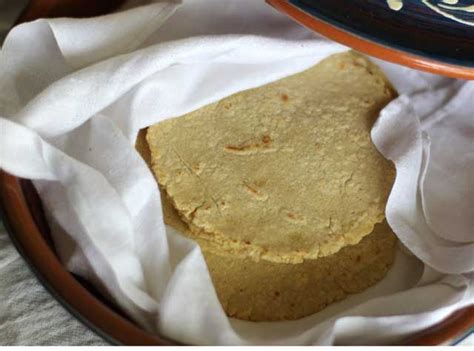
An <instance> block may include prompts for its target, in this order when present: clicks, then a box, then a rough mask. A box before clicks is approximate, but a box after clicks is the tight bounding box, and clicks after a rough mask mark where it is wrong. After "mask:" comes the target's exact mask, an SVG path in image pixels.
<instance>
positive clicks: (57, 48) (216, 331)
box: [0, 0, 474, 344]
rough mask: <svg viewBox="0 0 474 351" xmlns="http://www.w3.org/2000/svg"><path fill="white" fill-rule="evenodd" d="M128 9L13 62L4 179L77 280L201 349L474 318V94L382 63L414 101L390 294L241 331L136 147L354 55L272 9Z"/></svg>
mask: <svg viewBox="0 0 474 351" xmlns="http://www.w3.org/2000/svg"><path fill="white" fill-rule="evenodd" d="M127 8H128V9H126V10H121V11H117V12H116V13H114V14H110V15H107V16H102V17H98V18H91V19H53V20H37V21H34V22H31V23H26V24H23V25H20V26H18V27H16V28H15V29H14V30H12V31H11V33H10V34H9V35H8V37H7V39H6V41H5V43H4V46H3V48H2V51H1V52H0V167H1V168H3V169H5V170H6V171H7V172H10V173H12V174H15V175H18V176H22V177H25V178H31V179H33V180H34V184H35V186H36V188H37V190H38V192H39V194H40V196H41V199H42V201H43V203H44V206H45V208H46V211H47V214H48V218H49V222H50V223H51V224H52V229H53V230H52V232H53V233H52V234H53V238H54V240H55V243H56V245H57V247H58V248H59V250H60V257H61V259H62V261H63V262H64V264H65V265H66V267H67V268H68V269H69V270H71V271H73V272H75V273H77V274H80V275H81V276H84V277H85V278H86V279H88V280H90V281H91V282H93V283H94V284H95V285H96V286H97V287H99V288H101V289H102V290H103V291H104V292H105V293H106V294H107V295H108V296H110V297H111V298H113V299H114V300H115V301H116V302H117V303H118V304H119V305H120V306H121V307H122V308H123V309H124V311H126V312H127V313H128V314H129V315H130V316H131V317H132V318H133V319H134V320H136V321H137V323H139V324H140V325H142V326H143V327H144V328H146V329H147V330H150V331H153V332H158V333H161V334H163V335H165V336H167V337H169V338H171V339H175V340H178V341H180V342H184V343H191V344H341V343H348V344H377V343H391V342H396V341H398V340H400V338H402V337H405V336H407V335H410V334H412V333H414V332H417V331H419V330H422V329H424V328H426V327H429V326H431V325H433V324H435V323H436V322H438V321H440V320H442V319H443V318H445V317H446V316H447V315H449V314H450V313H452V312H453V311H455V310H457V309H459V308H461V307H463V306H466V305H469V304H472V303H473V302H474V297H473V291H474V288H473V281H472V275H468V274H467V273H469V272H472V271H474V262H473V256H474V255H473V245H474V244H473V238H472V230H471V229H472V228H473V227H474V222H473V218H474V217H473V216H470V214H472V209H473V203H472V202H473V199H474V197H473V196H472V195H473V194H472V181H471V182H470V180H472V179H473V177H472V171H473V167H474V160H473V150H472V140H473V136H474V135H473V134H474V132H473V124H474V121H473V118H474V116H473V111H474V109H473V106H472V98H470V96H471V97H472V96H473V92H474V91H473V89H474V85H473V84H474V83H472V82H461V81H456V80H452V79H447V78H442V77H436V76H433V75H429V74H425V73H420V72H416V71H413V70H410V69H407V68H403V67H399V66H396V65H392V64H388V63H384V62H382V61H379V60H375V61H376V62H377V63H378V64H379V65H380V66H381V68H382V69H383V70H384V71H385V72H386V74H387V76H388V77H389V79H391V81H392V82H393V84H394V85H395V87H396V88H397V90H398V91H399V93H400V98H398V99H396V100H395V101H393V102H392V103H390V104H389V105H388V106H387V107H386V108H385V109H384V110H383V111H382V113H381V115H380V117H379V119H378V121H377V123H376V125H375V126H374V128H373V130H372V137H373V140H374V143H375V145H376V146H377V147H378V149H379V150H380V152H381V153H382V154H384V156H385V157H387V158H389V159H392V160H393V161H394V162H395V164H396V168H397V179H396V183H395V186H394V188H393V190H392V193H391V195H390V199H389V202H388V205H387V211H386V212H387V220H388V222H389V224H390V225H391V227H392V229H393V230H394V232H395V233H396V234H397V236H398V237H399V238H400V240H401V242H403V243H404V244H405V245H406V248H407V249H408V250H406V249H401V250H399V252H398V254H397V260H396V263H395V267H394V268H393V269H392V270H391V272H390V273H389V275H388V276H387V278H386V279H384V280H383V281H382V282H381V283H380V284H378V285H377V286H375V287H373V288H371V289H369V290H368V291H366V292H364V293H362V294H358V295H354V296H351V297H350V298H348V299H347V300H345V301H342V302H340V303H337V304H335V305H333V306H330V307H328V308H327V309H325V310H324V311H322V312H320V313H318V314H316V315H314V316H309V317H307V318H304V319H301V320H298V321H291V322H278V323H275V322H274V323H258V324H257V323H251V322H244V321H237V320H232V319H229V318H227V317H226V316H225V314H224V312H223V310H222V308H221V307H220V305H219V302H218V299H217V296H216V294H215V291H214V289H213V286H212V282H211V279H210V276H209V273H208V271H207V268H206V265H205V261H204V259H203V256H202V254H201V252H200V250H199V247H198V246H197V244H196V243H194V242H192V241H190V240H188V239H185V238H183V237H181V236H180V235H179V233H176V232H175V231H174V230H173V229H171V228H167V227H166V226H165V225H164V224H163V219H162V215H161V203H160V197H159V191H158V187H157V185H156V182H155V180H154V178H153V176H152V175H151V173H150V171H149V170H148V168H147V166H146V164H145V162H144V161H143V160H142V159H141V158H140V156H139V155H138V153H137V152H136V151H135V150H134V143H135V139H136V136H137V133H138V131H139V129H141V128H143V127H146V126H148V125H150V124H153V123H156V122H159V121H161V120H164V119H167V118H172V117H175V116H179V115H182V114H184V113H187V112H190V111H192V110H195V109H197V108H199V107H201V106H203V105H206V104H208V103H211V102H214V101H217V100H219V99H221V98H223V97H225V96H228V95H230V94H233V93H235V92H238V91H241V90H244V89H249V88H253V87H256V86H260V85H263V84H265V83H268V82H271V81H274V80H276V79H279V78H282V77H285V76H288V75H290V74H294V73H297V72H300V71H302V70H304V69H306V68H308V67H310V66H312V65H314V64H316V63H317V62H319V61H320V60H322V59H324V58H326V57H328V56H329V55H331V54H335V53H338V52H342V51H345V50H347V48H345V47H343V46H341V45H338V44H336V43H333V42H330V41H328V40H326V39H323V38H321V37H318V36H316V35H315V34H313V33H311V32H309V31H308V30H306V29H304V28H302V27H300V26H299V25H297V24H296V23H293V22H292V21H291V20H289V19H287V18H286V17H285V16H283V15H281V14H279V13H277V12H276V11H275V10H274V9H272V8H271V7H269V6H267V5H266V4H265V3H263V2H255V1H250V0H245V1H227V2H222V1H216V0H207V1H185V2H184V3H183V4H182V5H180V4H179V3H177V2H173V1H168V2H167V1H154V2H150V3H148V4H145V5H139V6H127ZM470 172H471V173H470ZM470 211H471V212H470ZM453 221H455V222H456V223H455V224H453V223H452V222H453ZM423 271H425V274H422V272H423ZM428 271H434V272H436V274H435V275H433V274H430V276H431V277H434V276H436V278H435V279H432V280H431V281H429V282H425V281H424V278H423V277H424V276H425V275H426V274H427V273H426V272H428ZM427 296H429V297H430V298H428V299H427V298H426V297H427ZM407 301H410V302H411V303H408V304H407Z"/></svg>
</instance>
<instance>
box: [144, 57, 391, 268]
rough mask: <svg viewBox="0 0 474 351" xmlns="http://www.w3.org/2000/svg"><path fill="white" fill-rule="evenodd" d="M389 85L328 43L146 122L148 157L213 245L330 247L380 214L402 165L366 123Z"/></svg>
mask: <svg viewBox="0 0 474 351" xmlns="http://www.w3.org/2000/svg"><path fill="white" fill-rule="evenodd" d="M394 97H395V92H394V90H393V89H392V88H391V86H390V84H389V83H388V82H387V80H386V79H385V77H384V76H383V74H382V73H381V72H380V71H379V70H378V68H377V67H376V66H375V65H373V64H371V63H370V62H369V61H368V60H367V59H365V58H364V57H363V56H361V55H358V54H356V53H352V52H348V53H343V54H337V55H333V56H331V57H329V58H327V59H325V60H323V61H322V62H320V63H319V64H317V65H315V66H313V67H312V68H310V69H308V70H306V71H304V72H301V73H299V74H296V75H293V76H290V77H286V78H284V79H281V80H279V81H276V82H273V83H270V84H267V85H264V86H262V87H259V88H256V89H250V90H246V91H243V92H240V93H238V94H235V95H232V96H229V97H227V98H225V99H223V100H220V101H218V102H216V103H212V104H210V105H207V106H205V107H203V108H201V109H199V110H196V111H194V112H191V113H189V114H186V115H184V116H180V117H177V118H173V119H169V120H166V121H163V122H160V123H158V124H156V125H153V126H151V127H149V128H148V132H147V136H146V139H147V142H148V145H149V147H150V150H151V166H152V169H153V172H154V173H155V175H156V178H157V180H158V182H159V184H160V186H161V188H162V189H163V190H164V191H165V192H166V194H167V196H168V197H169V199H170V200H171V201H172V204H173V206H174V207H175V208H176V210H177V211H178V213H179V215H180V217H181V219H182V220H183V221H184V222H186V223H187V225H188V227H189V228H190V231H191V232H192V235H193V237H194V238H199V239H203V240H206V241H207V242H209V243H210V245H209V246H210V247H214V248H215V250H214V251H215V253H216V254H220V255H221V256H222V254H223V253H225V252H227V253H228V254H229V255H232V256H239V257H241V258H242V259H244V258H251V259H252V260H253V261H256V262H257V261H261V260H263V261H270V262H277V263H278V262H280V263H301V262H303V261H305V260H307V259H316V258H320V257H325V256H328V255H332V254H334V253H336V252H338V251H339V250H340V249H342V248H343V247H345V246H348V245H355V244H357V243H359V242H360V241H361V240H362V238H363V237H364V236H366V235H368V234H370V233H371V232H372V231H373V230H374V226H375V225H376V224H377V223H381V222H382V221H383V220H384V209H385V204H386V201H387V197H388V194H389V191H390V188H391V186H392V183H393V180H394V174H395V173H394V167H393V165H392V164H391V163H390V162H389V161H387V160H386V159H384V158H383V157H382V156H381V155H380V154H379V153H378V151H377V150H376V149H375V147H374V145H373V143H372V141H371V138H370V130H371V128H372V125H373V123H374V121H375V119H376V118H377V116H378V113H379V111H380V110H381V109H382V108H383V107H384V106H385V105H386V104H387V103H388V102H389V101H390V100H392V99H393V98H394ZM246 262H247V261H246ZM305 262H306V261H305ZM262 264H265V263H262ZM305 264H306V263H305ZM288 269H290V268H288Z"/></svg>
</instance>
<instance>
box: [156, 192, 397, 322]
mask: <svg viewBox="0 0 474 351" xmlns="http://www.w3.org/2000/svg"><path fill="white" fill-rule="evenodd" d="M162 204H163V213H164V220H165V223H166V224H167V225H170V226H171V227H173V228H175V229H176V230H178V231H180V232H181V233H183V234H184V235H186V236H188V237H191V238H193V237H194V236H193V234H192V233H191V232H190V230H189V228H188V226H187V224H186V223H184V222H183V221H182V220H181V219H180V217H179V215H178V213H177V212H176V210H175V209H174V208H173V206H172V205H171V202H170V201H169V199H167V198H166V196H162ZM197 242H198V244H199V245H200V247H201V249H202V252H203V255H204V258H205V260H206V263H207V267H208V269H209V273H210V275H211V278H212V282H213V284H214V287H215V290H216V293H217V296H218V298H219V301H220V302H221V305H222V307H223V309H224V310H225V312H226V314H227V315H228V316H229V317H234V318H238V319H244V320H251V321H276V320H292V319H298V318H302V317H304V316H307V315H310V314H313V313H316V312H318V311H321V310H322V309H324V308H325V307H326V306H328V305H329V304H331V303H334V302H336V301H339V300H342V299H344V298H345V297H347V295H349V294H354V293H358V292H361V291H363V290H365V289H366V288H368V287H370V286H372V285H374V284H375V283H377V282H378V281H380V280H381V279H382V278H383V277H384V276H385V275H386V273H387V271H388V270H389V268H390V267H391V265H392V263H393V261H394V257H395V248H396V237H395V235H394V234H393V233H392V231H391V230H390V227H389V226H388V225H387V223H386V222H385V221H384V222H383V223H381V224H377V225H376V226H375V229H374V231H373V232H372V233H371V234H369V235H368V236H366V237H365V238H364V239H363V240H362V241H361V242H360V243H358V244H357V245H351V246H348V247H345V248H343V249H341V250H340V251H339V252H337V253H336V254H333V255H330V256H327V257H323V258H319V259H316V260H305V261H304V262H303V263H300V264H288V263H274V262H268V261H265V260H261V261H259V262H255V261H253V260H251V259H249V258H239V257H237V256H233V255H229V254H228V253H225V252H221V253H216V251H215V250H214V248H213V246H212V243H211V246H209V242H208V241H207V240H205V239H200V238H198V239H197Z"/></svg>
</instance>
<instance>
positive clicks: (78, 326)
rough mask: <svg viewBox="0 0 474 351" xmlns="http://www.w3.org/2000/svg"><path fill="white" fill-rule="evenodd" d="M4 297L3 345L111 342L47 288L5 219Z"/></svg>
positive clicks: (1, 241) (0, 241)
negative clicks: (14, 240)
mask: <svg viewBox="0 0 474 351" xmlns="http://www.w3.org/2000/svg"><path fill="white" fill-rule="evenodd" d="M0 299H1V300H0V346H6V345H8V346H12V345H58V346H59V345H71V346H72V345H106V344H107V343H106V342H105V341H104V340H103V339H102V338H101V337H100V336H98V335H96V334H94V333H93V332H92V331H91V330H89V329H88V328H87V327H86V326H84V325H83V324H82V323H81V322H79V321H78V320H77V319H75V318H74V317H73V316H72V315H70V314H69V312H67V311H66V310H65V309H64V308H63V307H62V306H61V305H60V304H59V303H58V302H57V301H56V300H55V299H54V298H53V297H52V296H51V295H50V294H49V293H48V292H46V291H45V290H44V288H43V286H41V284H39V283H38V280H37V279H36V277H35V276H34V275H33V274H32V273H31V272H30V271H29V270H28V268H27V267H26V266H25V262H24V261H23V259H22V258H21V257H20V255H19V254H18V252H17V251H16V250H15V248H14V247H13V245H12V244H11V242H10V240H9V239H8V237H7V235H6V233H5V231H4V229H3V226H2V224H1V223H0Z"/></svg>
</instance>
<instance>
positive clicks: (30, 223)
mask: <svg viewBox="0 0 474 351" xmlns="http://www.w3.org/2000/svg"><path fill="white" fill-rule="evenodd" d="M0 214H1V217H2V219H3V223H4V224H5V226H6V229H7V231H8V233H9V235H10V238H11V240H12V241H13V243H14V245H15V246H16V248H17V249H18V251H19V252H20V254H21V255H22V256H23V258H24V259H25V261H26V262H27V263H28V265H29V267H30V268H31V270H32V271H33V273H34V274H35V275H36V276H37V277H38V279H39V280H40V282H41V283H42V284H43V285H44V286H45V288H46V289H47V290H48V291H49V292H50V293H51V295H53V297H55V298H56V299H57V300H58V301H59V302H60V303H61V304H62V305H63V306H64V307H65V308H66V309H67V310H69V312H71V313H72V314H73V315H74V316H75V317H76V318H77V319H79V320H80V321H82V322H83V323H84V324H85V325H86V326H88V327H89V328H91V329H92V330H93V331H95V332H96V333H97V334H99V335H101V336H102V337H103V338H104V339H106V340H108V341H109V342H111V343H113V344H123V345H176V344H177V343H175V342H173V341H171V340H168V339H166V338H163V337H160V336H158V335H152V334H150V333H148V332H146V331H144V330H143V329H141V328H140V327H139V326H137V325H136V324H135V323H134V322H133V321H131V320H130V319H129V318H127V316H126V315H125V314H124V313H123V312H122V311H121V310H120V308H118V307H117V306H116V305H114V304H113V303H112V302H110V301H108V300H107V299H105V298H104V297H103V296H102V295H101V294H100V293H99V292H98V291H97V290H96V289H94V287H93V286H91V285H90V284H88V283H87V282H86V281H84V280H83V279H81V278H80V277H78V276H75V275H73V274H71V273H70V272H68V271H67V270H66V269H65V268H64V267H63V266H62V264H61V262H60V261H59V258H58V256H57V255H56V252H55V249H54V244H53V242H52V240H51V238H50V234H49V227H48V224H47V222H46V219H45V217H44V213H43V208H42V205H41V200H40V198H39V196H38V194H37V192H36V190H35V188H34V186H33V184H32V182H31V181H29V180H26V179H20V178H17V177H14V176H12V175H9V174H7V173H5V172H3V171H0ZM472 327H474V306H470V307H467V308H464V309H463V310H460V311H458V312H456V313H454V314H452V315H451V316H449V317H448V318H446V319H445V320H444V321H442V322H441V323H439V324H438V325H435V326H433V327H431V328H429V329H428V330H425V331H423V332H422V333H419V334H417V335H414V336H412V337H410V338H409V339H407V340H404V341H403V344H409V345H439V344H447V343H453V342H454V341H456V340H457V339H459V338H461V337H462V336H464V335H465V334H466V333H467V332H468V331H469V329H470V328H472Z"/></svg>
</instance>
